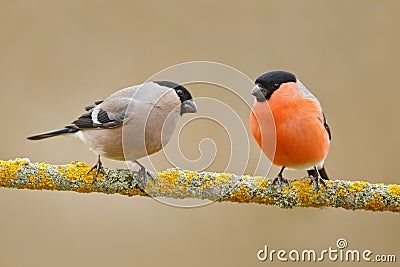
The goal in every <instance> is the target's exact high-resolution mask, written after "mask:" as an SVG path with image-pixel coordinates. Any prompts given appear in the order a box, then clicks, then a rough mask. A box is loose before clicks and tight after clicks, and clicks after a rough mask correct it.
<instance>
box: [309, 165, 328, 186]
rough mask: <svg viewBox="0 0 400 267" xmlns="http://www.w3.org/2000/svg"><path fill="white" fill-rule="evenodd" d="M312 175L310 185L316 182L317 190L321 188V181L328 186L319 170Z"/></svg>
mask: <svg viewBox="0 0 400 267" xmlns="http://www.w3.org/2000/svg"><path fill="white" fill-rule="evenodd" d="M311 177H312V179H311V182H310V185H311V184H312V183H313V182H315V187H316V189H317V190H319V189H320V186H319V184H320V183H321V184H323V186H325V187H326V183H325V181H324V179H323V178H322V177H321V175H320V174H319V172H318V170H316V171H315V173H314V174H313V175H312V176H311Z"/></svg>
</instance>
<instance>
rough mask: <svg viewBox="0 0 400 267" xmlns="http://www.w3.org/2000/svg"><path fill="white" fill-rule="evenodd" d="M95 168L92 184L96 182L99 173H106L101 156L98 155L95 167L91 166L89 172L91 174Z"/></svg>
mask: <svg viewBox="0 0 400 267" xmlns="http://www.w3.org/2000/svg"><path fill="white" fill-rule="evenodd" d="M94 169H96V172H95V173H94V175H93V182H92V184H94V182H96V178H97V175H99V173H102V174H104V175H105V174H106V171H105V170H104V168H103V163H101V160H100V156H99V157H98V159H97V162H96V164H94V165H93V167H92V168H90V170H89V171H88V172H87V173H88V174H89V173H90V172H91V171H93V170H94Z"/></svg>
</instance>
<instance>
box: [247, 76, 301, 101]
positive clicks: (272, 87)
mask: <svg viewBox="0 0 400 267" xmlns="http://www.w3.org/2000/svg"><path fill="white" fill-rule="evenodd" d="M296 81H297V79H296V76H295V75H294V74H293V73H290V72H287V71H281V70H274V71H269V72H266V73H264V74H262V75H260V76H259V77H258V78H257V79H256V81H255V85H254V87H253V90H252V92H251V94H252V95H253V96H255V97H256V99H257V101H258V102H264V101H266V100H268V99H269V98H270V97H271V95H272V94H273V93H274V92H275V91H276V90H278V89H279V87H280V86H281V84H283V83H288V82H296Z"/></svg>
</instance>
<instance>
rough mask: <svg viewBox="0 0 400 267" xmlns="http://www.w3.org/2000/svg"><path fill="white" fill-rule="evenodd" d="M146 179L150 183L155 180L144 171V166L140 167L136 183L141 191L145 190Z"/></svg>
mask: <svg viewBox="0 0 400 267" xmlns="http://www.w3.org/2000/svg"><path fill="white" fill-rule="evenodd" d="M147 178H150V180H152V181H154V180H155V178H154V176H153V175H152V174H151V173H150V172H149V171H148V170H146V168H145V167H144V166H141V167H140V169H139V172H138V177H137V179H136V182H137V184H138V185H139V187H140V188H142V189H143V190H144V189H145V188H146V185H147V181H148V179H147Z"/></svg>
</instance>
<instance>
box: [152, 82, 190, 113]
mask: <svg viewBox="0 0 400 267" xmlns="http://www.w3.org/2000/svg"><path fill="white" fill-rule="evenodd" d="M155 83H157V84H159V85H161V86H165V87H169V88H172V89H174V90H175V93H176V94H177V96H178V97H179V99H180V101H181V116H182V115H183V114H185V113H196V112H197V106H196V102H194V100H193V98H192V95H191V94H190V92H189V90H188V89H186V87H184V86H183V85H180V84H178V83H175V82H170V81H156V82H155Z"/></svg>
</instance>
